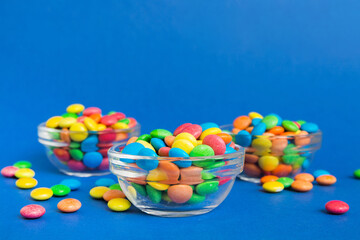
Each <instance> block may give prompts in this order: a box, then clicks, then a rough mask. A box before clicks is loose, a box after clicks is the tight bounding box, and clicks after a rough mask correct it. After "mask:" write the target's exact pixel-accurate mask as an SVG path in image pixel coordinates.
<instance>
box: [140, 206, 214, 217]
mask: <svg viewBox="0 0 360 240" xmlns="http://www.w3.org/2000/svg"><path fill="white" fill-rule="evenodd" d="M140 210H141V211H143V212H145V213H147V214H150V215H155V216H159V217H191V216H196V215H201V214H204V213H208V212H210V211H211V210H213V208H205V209H199V210H193V211H179V212H176V211H164V210H160V211H159V210H156V209H149V208H140Z"/></svg>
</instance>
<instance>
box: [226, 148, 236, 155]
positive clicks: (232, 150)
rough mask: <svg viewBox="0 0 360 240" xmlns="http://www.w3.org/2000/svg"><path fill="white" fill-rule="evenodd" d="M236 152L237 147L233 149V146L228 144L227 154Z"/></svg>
mask: <svg viewBox="0 0 360 240" xmlns="http://www.w3.org/2000/svg"><path fill="white" fill-rule="evenodd" d="M234 152H236V150H235V149H233V148H232V147H229V146H226V150H225V154H229V153H234Z"/></svg>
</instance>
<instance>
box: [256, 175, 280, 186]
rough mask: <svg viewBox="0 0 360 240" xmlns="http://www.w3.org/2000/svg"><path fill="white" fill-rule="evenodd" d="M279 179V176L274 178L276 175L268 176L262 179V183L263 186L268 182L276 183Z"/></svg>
mask: <svg viewBox="0 0 360 240" xmlns="http://www.w3.org/2000/svg"><path fill="white" fill-rule="evenodd" d="M278 179H279V178H278V177H277V176H274V175H267V176H263V177H262V178H261V179H260V183H261V184H264V183H266V182H275V181H276V180H278Z"/></svg>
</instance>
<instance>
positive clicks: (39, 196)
mask: <svg viewBox="0 0 360 240" xmlns="http://www.w3.org/2000/svg"><path fill="white" fill-rule="evenodd" d="M30 196H31V197H32V198H33V199H35V200H48V199H49V198H51V197H52V196H53V191H52V190H51V189H50V188H45V187H42V188H36V189H34V190H32V191H31V193H30Z"/></svg>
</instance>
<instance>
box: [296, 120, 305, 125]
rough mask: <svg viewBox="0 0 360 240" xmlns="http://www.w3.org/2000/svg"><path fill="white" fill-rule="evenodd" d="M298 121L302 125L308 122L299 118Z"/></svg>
mask: <svg viewBox="0 0 360 240" xmlns="http://www.w3.org/2000/svg"><path fill="white" fill-rule="evenodd" d="M296 122H297V123H298V124H300V126H301V125H303V124H304V123H306V121H304V120H297V121H296Z"/></svg>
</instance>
